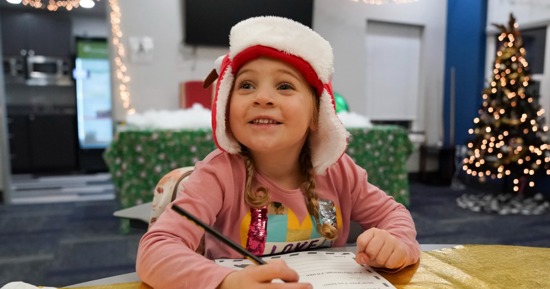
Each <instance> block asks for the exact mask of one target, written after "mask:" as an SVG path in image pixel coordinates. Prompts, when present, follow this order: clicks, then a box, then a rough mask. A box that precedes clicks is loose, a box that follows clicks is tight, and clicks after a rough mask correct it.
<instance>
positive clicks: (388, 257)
mask: <svg viewBox="0 0 550 289" xmlns="http://www.w3.org/2000/svg"><path fill="white" fill-rule="evenodd" d="M355 261H356V262H357V263H358V264H367V265H369V266H371V267H378V268H386V269H398V268H401V267H403V265H404V264H405V262H406V261H407V247H406V246H405V244H403V243H402V242H401V241H400V240H399V239H397V238H396V237H394V236H392V235H391V234H390V233H389V232H388V231H386V230H381V229H378V228H370V229H368V230H366V231H365V232H363V233H362V234H361V235H359V237H357V254H356V258H355Z"/></svg>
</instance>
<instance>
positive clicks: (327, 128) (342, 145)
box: [310, 89, 349, 174]
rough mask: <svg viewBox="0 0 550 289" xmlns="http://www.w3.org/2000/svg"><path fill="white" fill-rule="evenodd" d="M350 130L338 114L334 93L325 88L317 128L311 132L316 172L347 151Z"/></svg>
mask: <svg viewBox="0 0 550 289" xmlns="http://www.w3.org/2000/svg"><path fill="white" fill-rule="evenodd" d="M348 137H349V132H348V131H347V130H346V128H345V127H344V126H343V125H342V122H341V121H340V119H339V118H338V116H337V115H336V109H335V107H334V101H333V97H332V95H331V94H330V93H329V91H328V90H327V89H325V90H323V93H322V94H321V97H320V99H319V120H318V121H317V129H316V130H314V131H312V132H311V134H310V138H311V141H310V149H311V162H312V164H313V169H314V170H315V173H316V174H324V173H325V171H326V170H327V169H328V168H329V167H330V166H331V165H332V164H334V163H335V162H336V161H338V159H340V157H341V156H342V155H343V154H344V152H345V151H346V147H347V145H348V141H347V139H348Z"/></svg>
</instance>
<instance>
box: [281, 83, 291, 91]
mask: <svg viewBox="0 0 550 289" xmlns="http://www.w3.org/2000/svg"><path fill="white" fill-rule="evenodd" d="M293 88H294V87H293V86H292V84H290V83H286V82H285V83H281V84H279V87H278V89H280V90H288V89H293Z"/></svg>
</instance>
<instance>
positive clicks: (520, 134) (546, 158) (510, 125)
mask: <svg viewBox="0 0 550 289" xmlns="http://www.w3.org/2000/svg"><path fill="white" fill-rule="evenodd" d="M494 25H495V26H496V27H497V28H498V29H499V30H500V32H501V33H500V35H499V36H498V40H499V43H500V48H499V50H498V52H497V53H496V57H495V61H494V65H493V70H492V72H493V76H492V79H491V80H490V83H489V86H488V87H487V88H485V89H484V90H483V92H482V97H483V103H482V106H481V108H480V109H479V116H478V117H476V118H475V119H474V121H473V123H474V124H473V128H471V129H470V130H469V134H470V135H471V136H472V139H471V141H470V142H469V143H468V144H467V155H466V157H465V159H464V161H463V169H464V171H465V172H466V173H467V174H468V175H470V176H473V177H475V178H477V179H478V180H479V181H481V182H485V181H487V180H490V179H493V180H497V181H498V180H500V181H502V183H503V184H504V185H503V186H502V187H503V188H504V192H503V193H505V195H501V196H500V197H499V198H498V199H497V200H494V199H490V198H488V197H487V196H484V197H483V198H477V199H472V198H470V199H466V198H463V199H462V200H460V199H459V205H461V202H460V201H463V202H464V203H468V204H464V203H463V204H462V206H469V207H470V208H471V209H474V210H492V211H497V212H499V213H502V214H507V213H524V214H527V213H526V212H521V210H522V209H523V208H522V207H518V206H516V205H509V204H508V207H506V206H504V207H503V206H502V203H503V202H504V201H510V200H516V202H519V201H518V199H522V200H525V198H526V196H527V195H531V196H534V195H536V193H537V192H534V191H536V183H535V182H536V180H537V176H538V175H540V174H541V173H542V174H544V175H545V177H547V176H548V175H550V146H549V144H548V127H547V126H546V125H545V120H544V110H543V109H542V108H541V106H540V104H539V102H538V99H539V95H538V94H537V93H536V92H534V90H532V89H530V87H529V85H530V84H532V80H531V75H530V73H529V66H528V63H527V61H526V60H525V55H526V53H527V52H526V51H525V48H524V45H523V41H522V38H521V34H520V30H519V29H518V24H517V23H516V19H515V18H514V16H513V15H510V20H509V23H508V25H507V26H506V25H497V24H494ZM541 171H542V172H541ZM506 195H507V196H509V197H506ZM538 199H539V202H534V203H540V201H541V200H540V199H541V194H539V195H538ZM481 200H485V201H484V202H483V201H481ZM474 201H477V202H474ZM547 204H548V203H546V205H547ZM503 208H504V211H503ZM539 213H540V212H539Z"/></svg>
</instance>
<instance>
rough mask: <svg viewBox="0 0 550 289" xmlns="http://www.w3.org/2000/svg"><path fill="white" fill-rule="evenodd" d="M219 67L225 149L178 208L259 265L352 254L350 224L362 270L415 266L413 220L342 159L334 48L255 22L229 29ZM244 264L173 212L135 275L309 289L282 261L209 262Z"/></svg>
mask: <svg viewBox="0 0 550 289" xmlns="http://www.w3.org/2000/svg"><path fill="white" fill-rule="evenodd" d="M219 64H220V67H219V70H218V71H219V72H220V77H219V80H218V82H217V86H216V98H215V104H214V108H213V111H212V129H213V135H214V140H215V142H216V145H217V146H218V148H219V149H218V150H215V151H214V152H212V153H210V154H209V155H208V156H207V157H206V158H205V159H204V160H203V161H201V162H198V163H197V164H196V165H195V170H194V172H193V173H192V174H191V176H190V177H189V179H188V180H187V181H186V182H185V183H184V184H183V190H182V191H181V192H180V193H179V195H178V197H177V199H176V200H175V201H174V203H175V204H178V205H179V206H181V207H182V208H184V209H185V210H187V211H189V212H190V213H191V214H193V215H195V216H197V217H198V218H200V219H201V220H202V221H204V222H205V223H207V224H210V225H211V226H213V227H214V228H215V229H217V230H218V231H220V232H221V233H222V234H225V235H226V236H228V237H229V238H231V239H233V240H234V241H235V242H237V243H239V244H242V246H243V247H245V248H246V249H247V250H249V251H251V252H252V253H254V254H255V255H258V256H261V255H271V254H278V253H288V252H292V251H298V250H306V249H314V248H322V247H331V246H344V245H345V244H346V240H347V237H348V234H349V232H350V221H352V220H353V221H357V222H358V223H360V224H361V226H362V227H363V228H364V229H365V232H363V233H362V234H361V235H360V236H359V237H358V238H357V254H356V260H357V262H358V263H360V264H368V265H370V266H373V267H379V268H385V269H390V270H396V271H397V270H400V269H402V268H404V267H406V266H409V265H411V264H414V263H416V262H417V261H418V258H419V245H418V243H417V241H416V231H415V227H414V223H413V220H412V218H411V215H410V214H409V212H408V211H407V209H406V208H405V207H404V206H402V205H401V204H399V203H397V202H396V201H395V200H394V199H393V198H391V197H389V196H388V195H386V194H385V193H384V192H383V191H381V190H380V189H378V188H377V187H375V186H373V185H371V184H370V183H368V181H367V173H366V172H365V170H364V169H362V168H361V167H359V166H357V165H356V164H355V163H354V162H353V160H352V159H351V158H350V157H349V156H348V155H346V154H345V150H346V145H347V137H348V133H347V131H346V129H345V128H344V127H343V125H342V123H341V122H340V120H339V119H338V117H337V115H336V113H335V108H334V96H333V93H332V89H331V77H332V72H333V56H332V48H331V46H330V44H329V43H328V42H327V41H326V40H324V39H323V38H322V37H321V36H319V35H318V34H317V33H316V32H314V31H313V30H311V29H310V28H308V27H306V26H304V25H302V24H299V23H297V22H295V21H292V20H289V19H286V18H281V17H271V16H270V17H255V18H250V19H247V20H244V21H242V22H240V23H238V24H237V25H235V26H234V27H233V28H232V30H231V33H230V48H229V53H228V54H227V55H225V56H224V57H223V59H221V63H219ZM199 248H201V249H199ZM242 257H243V256H242V255H239V254H238V253H237V252H235V251H234V250H233V249H231V248H229V247H228V246H226V245H225V244H223V243H222V242H220V241H218V240H217V239H215V238H214V237H212V236H210V235H208V234H206V235H205V234H204V231H203V230H202V229H201V228H199V227H198V226H196V225H195V224H193V223H192V222H190V221H189V220H187V219H185V218H183V217H182V216H180V215H178V214H177V213H175V212H174V211H173V210H171V209H168V208H167V209H166V210H165V212H164V213H163V214H162V215H161V216H160V217H159V219H158V220H157V221H156V223H155V224H154V225H153V226H152V227H151V228H150V229H149V231H148V232H147V233H146V234H145V235H144V236H143V238H142V240H141V242H140V246H139V251H138V256H137V266H136V267H137V273H138V275H139V277H140V278H141V280H142V281H144V282H145V283H148V284H149V285H151V286H152V287H154V288H241V289H242V288H264V287H262V286H265V288H311V285H310V284H305V283H299V280H298V275H297V273H296V272H295V271H293V270H292V269H291V268H289V267H288V266H286V264H285V263H284V262H282V261H280V262H272V263H269V264H267V265H261V266H248V267H247V268H245V269H243V270H241V271H235V270H232V269H229V268H225V267H221V266H218V265H216V264H215V263H214V262H212V261H211V260H210V259H216V258H242ZM273 279H282V280H285V281H287V282H286V283H270V282H271V281H272V280H273Z"/></svg>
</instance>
